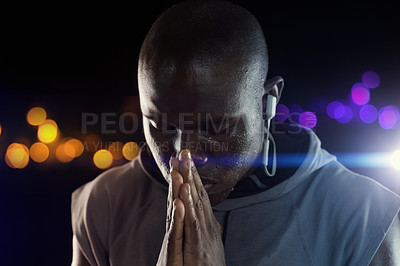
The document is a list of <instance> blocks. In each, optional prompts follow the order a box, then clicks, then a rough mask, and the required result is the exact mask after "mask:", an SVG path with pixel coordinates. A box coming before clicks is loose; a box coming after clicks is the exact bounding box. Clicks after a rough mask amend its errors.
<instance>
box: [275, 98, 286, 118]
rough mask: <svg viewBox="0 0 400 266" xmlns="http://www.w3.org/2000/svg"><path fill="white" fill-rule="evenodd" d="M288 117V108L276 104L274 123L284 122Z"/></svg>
mask: <svg viewBox="0 0 400 266" xmlns="http://www.w3.org/2000/svg"><path fill="white" fill-rule="evenodd" d="M288 117H289V108H288V107H287V106H286V105H284V104H281V103H280V104H278V105H277V106H276V115H275V121H277V122H284V121H286V119H288Z"/></svg>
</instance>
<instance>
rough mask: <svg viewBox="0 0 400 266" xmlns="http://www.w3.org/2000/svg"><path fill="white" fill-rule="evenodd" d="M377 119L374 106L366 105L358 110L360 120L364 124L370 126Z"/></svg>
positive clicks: (376, 111)
mask: <svg viewBox="0 0 400 266" xmlns="http://www.w3.org/2000/svg"><path fill="white" fill-rule="evenodd" d="M377 118H378V110H377V109H376V107H375V106H373V105H370V104H367V105H364V106H363V107H361V109H360V119H361V121H363V122H364V123H365V124H371V123H373V122H375V121H376V119H377Z"/></svg>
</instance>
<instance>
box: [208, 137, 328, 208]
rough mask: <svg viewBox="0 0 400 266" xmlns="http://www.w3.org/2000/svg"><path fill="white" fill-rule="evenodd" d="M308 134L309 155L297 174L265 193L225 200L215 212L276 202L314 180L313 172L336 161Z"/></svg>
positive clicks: (316, 138)
mask: <svg viewBox="0 0 400 266" xmlns="http://www.w3.org/2000/svg"><path fill="white" fill-rule="evenodd" d="M306 132H307V133H308V134H309V137H310V141H309V147H308V151H307V154H306V156H305V158H304V160H303V162H302V163H301V164H300V166H299V167H298V168H297V170H296V172H295V173H294V174H293V175H292V176H291V177H290V178H288V179H287V180H285V181H284V182H282V183H280V184H279V185H277V186H274V187H272V188H270V189H268V190H266V191H264V192H260V193H257V194H254V195H251V196H245V197H240V198H233V199H229V198H228V199H225V200H224V201H222V202H221V203H219V204H217V205H215V206H214V207H213V210H215V211H230V210H233V209H237V208H242V207H246V206H249V205H253V204H257V203H259V202H264V201H271V200H275V199H277V198H279V197H281V196H283V195H285V194H287V193H288V192H290V191H291V190H293V189H294V188H295V187H297V186H298V185H299V184H301V183H302V182H304V181H305V180H307V179H308V178H312V177H313V175H312V173H313V172H315V171H317V170H318V169H320V168H322V167H323V166H325V165H326V164H328V163H330V162H332V161H336V157H335V156H334V155H332V154H330V153H328V152H327V151H326V150H324V149H323V148H321V141H320V140H319V138H318V137H317V135H316V134H315V133H314V132H313V131H312V130H306Z"/></svg>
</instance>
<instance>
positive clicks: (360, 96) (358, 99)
mask: <svg viewBox="0 0 400 266" xmlns="http://www.w3.org/2000/svg"><path fill="white" fill-rule="evenodd" d="M351 99H352V100H353V102H354V103H355V104H357V105H364V104H367V103H368V102H369V100H370V99H371V96H370V93H369V89H368V88H366V87H365V86H364V85H362V84H361V83H356V84H354V85H353V87H352V89H351Z"/></svg>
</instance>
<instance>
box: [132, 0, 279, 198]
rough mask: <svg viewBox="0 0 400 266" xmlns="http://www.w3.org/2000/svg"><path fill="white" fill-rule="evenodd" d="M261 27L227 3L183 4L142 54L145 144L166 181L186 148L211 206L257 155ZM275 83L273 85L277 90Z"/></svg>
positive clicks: (263, 84) (269, 87)
mask: <svg viewBox="0 0 400 266" xmlns="http://www.w3.org/2000/svg"><path fill="white" fill-rule="evenodd" d="M267 71H268V55H267V47H266V43H265V39H264V35H263V32H262V29H261V27H260V25H259V23H258V22H257V20H256V19H255V18H254V16H253V15H251V14H250V13H249V12H248V11H246V10H245V9H243V8H241V7H239V6H237V5H234V4H232V3H229V2H226V1H186V2H182V3H180V4H177V5H175V6H173V7H172V8H170V9H168V10H167V11H165V12H164V13H163V14H162V15H161V16H160V17H159V18H158V19H157V20H156V21H155V23H154V24H153V26H152V27H151V29H150V31H149V33H148V34H147V36H146V39H145V40H144V43H143V45H142V49H141V51H140V57H139V68H138V80H139V95H140V105H141V110H142V113H143V126H144V132H145V138H146V141H147V143H148V145H149V147H150V149H151V151H152V154H153V156H154V159H155V161H156V163H157V165H158V167H159V168H160V170H161V172H162V174H163V176H164V178H165V179H166V180H167V181H169V177H168V174H169V166H168V161H169V158H170V157H171V156H176V155H177V154H178V153H179V152H180V151H181V150H182V149H184V148H187V149H189V150H191V154H192V157H193V160H194V162H195V164H196V167H197V169H198V172H199V174H200V177H201V178H202V180H203V183H213V185H212V186H211V187H210V188H209V189H207V192H208V194H209V197H210V201H211V204H213V205H215V204H217V203H219V202H220V201H222V200H223V199H225V198H226V197H227V196H228V194H229V192H230V191H231V190H232V188H233V187H234V186H235V185H236V183H237V182H238V181H239V180H240V178H242V177H243V176H244V175H245V174H246V173H247V172H248V171H249V169H250V168H251V166H252V165H253V164H254V162H255V159H256V157H257V156H259V155H260V153H261V151H262V143H263V139H264V134H263V132H264V131H263V117H262V110H263V108H265V106H263V105H264V104H265V103H264V100H265V94H266V93H271V94H274V95H275V96H277V97H278V99H279V97H280V93H281V89H282V86H283V81H282V79H281V78H275V79H273V80H270V81H268V82H267V81H266V77H267ZM275 85H276V86H275Z"/></svg>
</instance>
